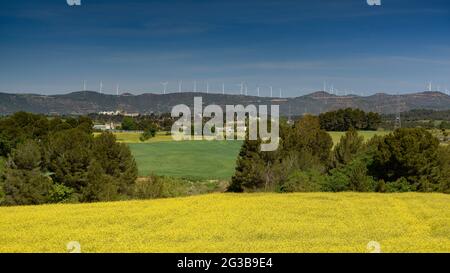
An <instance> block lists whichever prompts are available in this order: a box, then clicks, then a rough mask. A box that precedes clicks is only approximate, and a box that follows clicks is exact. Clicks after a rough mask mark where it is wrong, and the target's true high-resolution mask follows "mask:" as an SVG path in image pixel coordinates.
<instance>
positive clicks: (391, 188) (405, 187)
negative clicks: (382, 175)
mask: <svg viewBox="0 0 450 273" xmlns="http://www.w3.org/2000/svg"><path fill="white" fill-rule="evenodd" d="M412 190H413V188H412V187H411V185H410V183H409V182H408V180H407V179H406V178H404V177H401V178H399V179H397V180H396V181H395V182H390V183H386V192H409V191H412Z"/></svg>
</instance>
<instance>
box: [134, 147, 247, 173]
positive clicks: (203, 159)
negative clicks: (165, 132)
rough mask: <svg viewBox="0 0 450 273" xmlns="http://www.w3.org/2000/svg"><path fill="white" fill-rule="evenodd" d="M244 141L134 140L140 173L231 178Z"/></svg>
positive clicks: (135, 155)
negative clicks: (148, 141) (139, 141)
mask: <svg viewBox="0 0 450 273" xmlns="http://www.w3.org/2000/svg"><path fill="white" fill-rule="evenodd" d="M241 145H242V142H241V141H182V142H175V141H172V142H158V143H151V144H147V143H130V144H129V147H130V149H131V152H132V153H133V155H134V157H135V159H136V162H137V164H138V169H139V175H141V176H145V175H149V174H151V173H154V174H157V175H165V176H173V177H184V178H190V179H230V178H231V176H232V175H233V173H234V167H235V163H236V159H237V155H238V153H239V149H240V147H241Z"/></svg>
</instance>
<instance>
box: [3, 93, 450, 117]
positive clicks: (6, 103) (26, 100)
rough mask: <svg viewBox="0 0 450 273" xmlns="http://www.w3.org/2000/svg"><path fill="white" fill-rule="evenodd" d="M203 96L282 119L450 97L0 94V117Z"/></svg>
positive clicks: (151, 107)
mask: <svg viewBox="0 0 450 273" xmlns="http://www.w3.org/2000/svg"><path fill="white" fill-rule="evenodd" d="M198 96H201V97H202V98H203V104H204V105H209V104H217V105H220V106H224V105H230V104H231V105H237V104H242V105H244V106H245V105H248V104H255V105H260V104H263V105H270V104H279V105H280V113H281V115H302V114H304V113H311V114H319V113H321V112H326V111H330V110H336V109H339V108H347V107H352V108H359V109H362V110H364V111H373V112H378V113H383V114H390V113H395V112H397V111H401V112H404V111H408V110H412V109H432V110H447V109H450V96H448V95H446V94H444V93H441V92H436V91H431V92H419V93H412V94H402V95H389V94H385V93H378V94H375V95H371V96H364V97H363V96H357V95H347V96H336V95H333V94H330V93H327V92H324V91H318V92H314V93H311V94H308V95H304V96H300V97H295V98H269V97H256V96H245V95H222V94H213V93H210V94H206V93H200V92H195V93H194V92H184V93H169V94H165V95H161V94H153V93H145V94H141V95H132V94H128V93H125V94H122V95H119V96H116V95H109V94H101V93H98V92H94V91H79V92H73V93H69V94H62V95H51V96H45V95H39V94H9V93H0V114H1V115H8V114H12V113H14V112H17V111H27V112H32V113H42V114H59V115H63V114H74V115H81V114H89V113H97V112H100V111H116V110H122V111H126V112H129V113H140V114H149V113H167V112H170V111H171V110H172V107H173V106H174V105H177V104H186V105H188V106H190V107H193V104H194V97H198Z"/></svg>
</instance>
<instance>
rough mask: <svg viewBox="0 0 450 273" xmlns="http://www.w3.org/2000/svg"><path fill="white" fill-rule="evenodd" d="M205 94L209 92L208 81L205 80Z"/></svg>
mask: <svg viewBox="0 0 450 273" xmlns="http://www.w3.org/2000/svg"><path fill="white" fill-rule="evenodd" d="M206 94H209V82H206Z"/></svg>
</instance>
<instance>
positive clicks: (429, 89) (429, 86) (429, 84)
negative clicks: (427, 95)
mask: <svg viewBox="0 0 450 273" xmlns="http://www.w3.org/2000/svg"><path fill="white" fill-rule="evenodd" d="M432 88H433V85H432V83H431V82H429V83H428V91H430V92H431V89H432Z"/></svg>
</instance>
